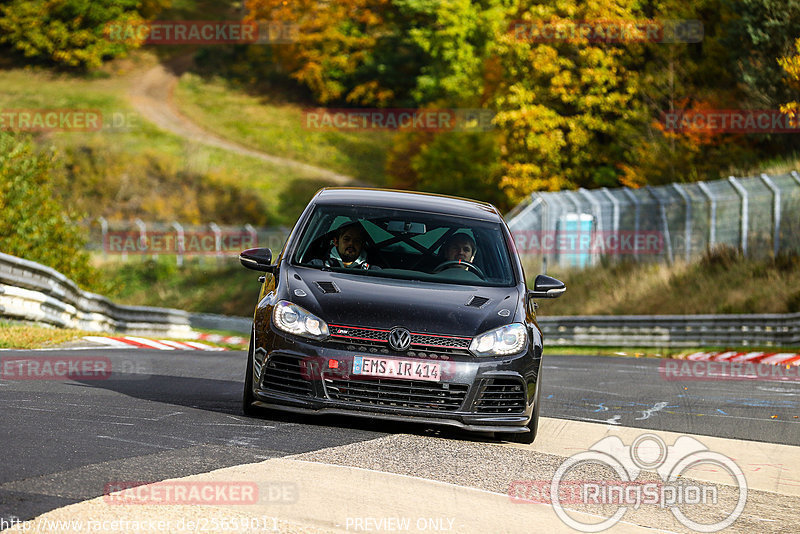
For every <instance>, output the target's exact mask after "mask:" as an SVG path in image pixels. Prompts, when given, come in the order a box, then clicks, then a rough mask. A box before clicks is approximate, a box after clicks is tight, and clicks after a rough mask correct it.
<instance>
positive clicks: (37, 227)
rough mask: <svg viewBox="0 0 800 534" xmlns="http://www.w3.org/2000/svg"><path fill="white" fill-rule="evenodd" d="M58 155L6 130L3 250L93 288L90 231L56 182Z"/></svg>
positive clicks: (1, 139) (0, 186)
mask: <svg viewBox="0 0 800 534" xmlns="http://www.w3.org/2000/svg"><path fill="white" fill-rule="evenodd" d="M51 166H52V157H50V156H45V155H37V154H36V153H35V152H34V148H33V146H32V144H31V143H30V142H29V141H27V140H24V139H18V138H16V137H14V136H12V135H11V134H8V133H4V132H0V214H1V215H0V251H2V252H4V253H6V254H11V255H14V256H19V257H22V258H25V259H28V260H32V261H36V262H39V263H43V264H44V265H48V266H50V267H52V268H53V269H56V270H57V271H59V272H61V273H63V274H64V275H65V276H67V277H69V278H71V279H72V280H73V281H75V282H76V283H78V284H80V285H82V286H84V287H89V288H92V287H93V284H94V280H95V277H94V276H93V272H92V268H91V267H90V265H89V256H88V254H87V253H86V252H85V251H84V245H85V243H86V241H85V235H84V232H83V231H81V230H80V229H79V228H78V227H77V226H75V225H74V224H72V223H71V219H70V215H72V214H70V213H68V212H67V211H66V210H65V209H64V206H63V205H61V203H60V202H59V201H58V200H57V199H56V195H55V193H54V191H53V190H52V188H51V186H50V170H51Z"/></svg>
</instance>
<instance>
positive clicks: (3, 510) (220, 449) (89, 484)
mask: <svg viewBox="0 0 800 534" xmlns="http://www.w3.org/2000/svg"><path fill="white" fill-rule="evenodd" d="M69 354H70V356H76V357H91V358H95V357H98V358H108V359H110V361H111V363H112V369H114V372H113V373H112V374H111V376H110V377H109V378H108V379H105V380H81V381H75V380H64V381H59V380H0V446H1V449H0V450H1V451H2V452H1V453H0V454H2V463H1V464H0V465H2V467H0V519H3V518H5V519H6V520H8V519H10V518H18V519H22V520H27V519H30V518H33V517H35V516H38V515H40V514H42V513H45V512H47V511H49V510H53V509H55V508H59V507H62V506H65V505H69V504H72V503H76V502H80V501H84V500H87V499H91V498H94V497H97V496H100V495H102V494H103V492H104V489H105V487H106V485H107V484H109V483H115V482H131V481H157V480H164V479H168V478H178V477H184V476H188V475H193V474H196V473H205V472H208V471H212V470H215V469H219V468H224V467H230V466H236V465H240V464H247V463H253V462H261V461H264V460H269V459H280V458H284V457H287V456H290V455H298V454H300V455H302V454H303V453H306V454H311V455H314V454H323V455H324V454H325V453H324V451H323V450H324V449H329V448H336V447H340V448H341V447H344V448H345V449H346V448H347V447H348V446H351V447H355V448H356V450H357V448H358V447H367V448H368V445H366V444H368V443H374V441H372V440H376V438H383V439H390V440H391V439H395V438H396V439H398V440H399V442H398V444H403V445H404V446H406V445H408V442H407V441H404V439H406V438H403V436H410V437H409V438H407V439H409V440H411V442H412V443H416V445H415V446H419V444H420V443H423V444H426V445H425V446H429V447H431V448H436V447H444V446H445V445H444V444H450V443H452V442H454V443H455V444H456V445H454V446H455V447H456V449H458V448H459V447H463V448H464V449H465V450H467V449H469V450H472V453H473V454H484V453H485V451H484V452H481V451H483V449H485V448H486V446H489V445H492V444H495V443H496V442H493V441H492V439H491V438H489V437H486V436H474V435H470V434H466V433H463V432H460V431H457V430H450V429H447V428H444V427H428V426H420V425H411V424H399V423H395V422H390V423H384V422H376V421H371V420H365V419H359V418H346V417H298V416H296V415H280V414H275V413H269V414H264V415H263V417H261V418H255V419H252V418H246V417H244V416H242V415H241V414H240V412H239V404H240V398H241V388H242V376H243V373H244V366H245V355H244V353H243V352H188V351H186V352H184V351H169V352H165V351H155V350H153V351H150V350H142V349H136V350H124V349H123V350H119V349H102V350H100V349H90V350H81V351H70V352H69ZM54 355H64V352H57V351H47V352H45V351H2V352H0V360H5V359H13V358H19V357H25V358H30V357H36V358H46V357H51V356H54ZM659 364H660V360H655V359H633V358H609V357H592V356H548V357H546V360H545V367H544V371H543V373H544V377H545V381H544V389H543V406H542V415H543V416H546V417H548V418H556V419H570V420H575V421H584V422H590V423H595V424H597V423H602V424H603V425H602V426H617V425H618V426H620V427H632V428H638V429H651V430H666V431H673V432H678V433H686V434H695V435H699V436H717V437H721V438H732V439H740V440H748V441H762V442H766V443H779V444H786V445H794V446H798V445H800V419H797V418H796V417H797V415H800V382H797V381H780V380H757V381H704V382H699V381H688V382H682V381H671V380H665V379H664V377H663V374H662V373H660V372H659ZM597 426H600V425H597ZM387 436H388V438H387ZM541 437H542V436H541V435H540V439H541ZM539 441H540V440H539V439H537V442H539ZM448 446H449V445H448ZM487 450H488V449H487ZM317 451H323V452H321V453H318V452H317ZM370 454H373V455H376V454H379V452H376V451H374V450H372V451H371V452H370ZM388 454H389V456H394V455H392V454H391V452H389V453H388ZM398 454H399V453H398ZM458 454H459V453H458V451H453V452H452V453H451V456H452V457H455V456H457V455H458ZM301 457H302V456H301ZM387 458H388V456H387ZM374 461H382V460H381V459H380V458H374ZM509 461H514V460H512V459H510V460H509ZM502 469H503V466H502V465H495V466H493V467H492V470H500V471H502ZM412 474H413V473H412ZM419 476H423V475H421V474H420V475H419Z"/></svg>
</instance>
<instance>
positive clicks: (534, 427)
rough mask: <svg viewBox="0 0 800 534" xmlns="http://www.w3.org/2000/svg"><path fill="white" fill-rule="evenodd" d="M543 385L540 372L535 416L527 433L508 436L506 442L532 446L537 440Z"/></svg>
mask: <svg viewBox="0 0 800 534" xmlns="http://www.w3.org/2000/svg"><path fill="white" fill-rule="evenodd" d="M541 383H542V372H541V368H540V370H539V376H538V377H537V378H536V399H535V400H534V401H533V415H532V416H531V420H530V422H529V423H528V425H527V426H528V431H527V432H519V433H516V434H507V435H506V436H504V437H505V439H506V441H510V442H511V443H524V444H526V445H530V444H531V443H533V440H535V439H536V432H537V431H538V430H539V407H540V406H541V403H540V399H541V397H542V390H541V388H540V387H539V385H540V384H541Z"/></svg>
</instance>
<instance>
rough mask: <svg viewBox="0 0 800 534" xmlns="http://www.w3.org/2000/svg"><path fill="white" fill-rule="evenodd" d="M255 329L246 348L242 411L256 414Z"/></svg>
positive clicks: (247, 413) (246, 413)
mask: <svg viewBox="0 0 800 534" xmlns="http://www.w3.org/2000/svg"><path fill="white" fill-rule="evenodd" d="M254 340H255V330H253V331H252V332H251V333H250V346H249V347H248V349H247V370H246V371H245V373H244V392H243V394H242V412H243V413H244V414H245V415H251V416H252V415H256V414H257V413H258V409H257V408H256V407H255V406H253V401H255V397H254V396H253V358H254V357H255V354H254V351H255V341H254Z"/></svg>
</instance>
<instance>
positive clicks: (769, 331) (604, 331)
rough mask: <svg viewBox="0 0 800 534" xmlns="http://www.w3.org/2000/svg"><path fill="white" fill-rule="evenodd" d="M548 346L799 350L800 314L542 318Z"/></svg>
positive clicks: (541, 321) (539, 319) (542, 327)
mask: <svg viewBox="0 0 800 534" xmlns="http://www.w3.org/2000/svg"><path fill="white" fill-rule="evenodd" d="M538 323H539V327H540V328H541V329H542V334H543V336H544V343H545V346H558V345H562V346H590V347H591V346H595V347H665V348H670V347H674V348H681V347H687V348H692V347H713V346H736V347H747V346H763V347H772V346H774V347H788V346H798V345H800V313H792V314H785V315H783V314H757V315H756V314H754V315H590V316H558V317H555V316H554V317H539V318H538Z"/></svg>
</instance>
